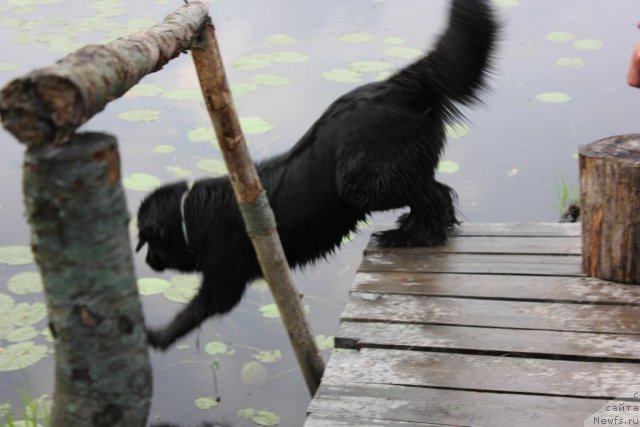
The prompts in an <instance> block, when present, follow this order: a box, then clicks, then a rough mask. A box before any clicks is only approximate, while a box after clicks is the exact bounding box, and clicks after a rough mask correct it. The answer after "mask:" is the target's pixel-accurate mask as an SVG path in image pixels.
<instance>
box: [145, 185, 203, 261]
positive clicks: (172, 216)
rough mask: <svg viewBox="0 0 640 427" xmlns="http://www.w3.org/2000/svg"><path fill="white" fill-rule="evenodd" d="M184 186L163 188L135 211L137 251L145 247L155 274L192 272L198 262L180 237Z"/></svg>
mask: <svg viewBox="0 0 640 427" xmlns="http://www.w3.org/2000/svg"><path fill="white" fill-rule="evenodd" d="M185 191H187V184H186V183H185V182H179V183H175V184H169V185H165V186H162V187H160V188H158V189H157V190H155V191H154V192H153V193H151V194H150V195H149V196H147V197H146V198H145V199H144V200H143V201H142V204H141V205H140V208H139V209H138V244H137V245H136V252H138V251H140V249H142V248H143V246H144V245H145V244H146V245H147V256H146V258H145V261H146V262H147V264H148V265H149V266H150V267H151V268H152V269H154V270H155V271H164V270H165V269H171V270H178V271H182V272H193V271H196V269H197V262H196V258H195V256H194V253H193V251H192V250H191V249H190V248H189V246H188V245H187V242H186V241H185V239H184V236H183V234H182V214H181V212H180V202H181V198H182V194H183V193H184V192H185Z"/></svg>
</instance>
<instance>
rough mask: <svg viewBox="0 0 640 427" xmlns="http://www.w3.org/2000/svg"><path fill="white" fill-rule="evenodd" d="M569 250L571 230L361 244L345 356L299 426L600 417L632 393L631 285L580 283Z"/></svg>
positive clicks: (504, 228) (573, 239)
mask: <svg viewBox="0 0 640 427" xmlns="http://www.w3.org/2000/svg"><path fill="white" fill-rule="evenodd" d="M580 246H581V238H580V225H579V224H465V225H463V226H462V227H461V228H460V229H459V230H458V231H457V232H456V233H455V235H454V236H452V238H451V239H450V240H449V243H448V244H447V245H446V246H443V247H439V248H417V249H414V248H412V249H381V248H378V247H375V246H372V245H370V246H369V247H368V248H367V250H366V251H365V257H364V260H363V262H362V265H361V266H360V269H359V271H358V275H357V277H356V281H355V284H354V286H353V288H352V289H351V292H350V297H349V301H348V303H347V306H346V308H345V310H344V313H343V314H342V318H341V326H340V330H339V332H338V334H337V335H336V347H337V348H342V349H353V350H354V351H350V352H349V351H338V352H335V353H334V354H333V355H332V356H331V359H330V361H329V363H328V364H327V369H326V371H325V374H324V377H323V380H322V385H321V386H320V389H319V390H318V393H317V394H316V396H315V398H314V399H313V400H312V402H311V404H310V406H309V408H308V412H309V416H308V418H307V421H306V423H305V426H306V427H320V426H322V427H328V426H332V427H333V426H350V427H361V426H401V427H404V426H421V427H424V426H490V427H502V426H504V427H514V426H527V427H534V426H540V427H542V426H544V427H550V426H559V427H570V426H583V425H598V422H599V421H598V420H596V421H595V423H594V421H593V420H591V421H589V420H588V418H591V419H593V414H594V413H596V412H597V411H598V410H600V409H601V408H603V407H606V406H607V405H608V404H610V403H612V399H618V400H615V401H613V402H616V403H619V402H620V400H619V399H620V398H625V399H633V398H634V392H635V393H636V395H635V397H639V396H640V393H638V392H640V364H638V362H640V286H633V285H623V284H616V283H610V282H605V281H601V280H597V279H592V278H586V277H584V275H583V274H582V271H581V257H580ZM631 402H632V403H631V404H632V405H634V404H635V405H640V402H638V400H637V399H636V400H635V403H633V400H632V401H631ZM618 408H620V407H619V406H618ZM636 408H638V406H636ZM609 409H611V408H609ZM627 409H629V406H627ZM614 411H615V409H614ZM625 414H626V415H631V414H629V413H623V412H619V413H616V415H620V416H624V415H625ZM601 415H602V413H601ZM635 416H636V417H640V411H638V412H635ZM611 417H612V418H613V415H611ZM585 420H586V421H587V423H586V424H585ZM635 422H636V424H633V425H640V421H635Z"/></svg>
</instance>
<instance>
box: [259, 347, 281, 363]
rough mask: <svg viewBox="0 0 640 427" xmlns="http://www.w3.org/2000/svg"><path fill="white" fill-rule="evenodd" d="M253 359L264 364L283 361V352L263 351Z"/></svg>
mask: <svg viewBox="0 0 640 427" xmlns="http://www.w3.org/2000/svg"><path fill="white" fill-rule="evenodd" d="M253 357H254V359H256V360H257V361H259V362H262V363H274V362H277V361H279V360H280V359H282V352H281V351H280V350H274V351H261V352H259V353H258V354H256V355H255V356H253Z"/></svg>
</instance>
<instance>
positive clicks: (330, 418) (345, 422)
mask: <svg viewBox="0 0 640 427" xmlns="http://www.w3.org/2000/svg"><path fill="white" fill-rule="evenodd" d="M338 426H348V427H378V426H383V427H393V426H401V427H458V426H457V425H455V426H454V425H452V424H431V423H422V422H405V421H398V420H380V419H375V418H366V417H354V416H349V415H327V414H316V413H312V414H310V415H309V416H308V417H307V421H306V422H305V423H304V427H338Z"/></svg>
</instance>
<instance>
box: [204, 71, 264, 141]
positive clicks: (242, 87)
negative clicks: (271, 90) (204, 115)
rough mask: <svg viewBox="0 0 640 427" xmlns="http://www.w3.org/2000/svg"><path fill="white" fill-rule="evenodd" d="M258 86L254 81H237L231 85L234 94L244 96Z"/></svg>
mask: <svg viewBox="0 0 640 427" xmlns="http://www.w3.org/2000/svg"><path fill="white" fill-rule="evenodd" d="M257 88H258V86H256V85H254V84H253V83H235V84H232V85H231V93H232V94H233V96H244V95H248V94H250V93H251V92H254V91H255V90H256V89H257ZM211 130H213V129H211ZM214 135H215V133H214Z"/></svg>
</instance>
